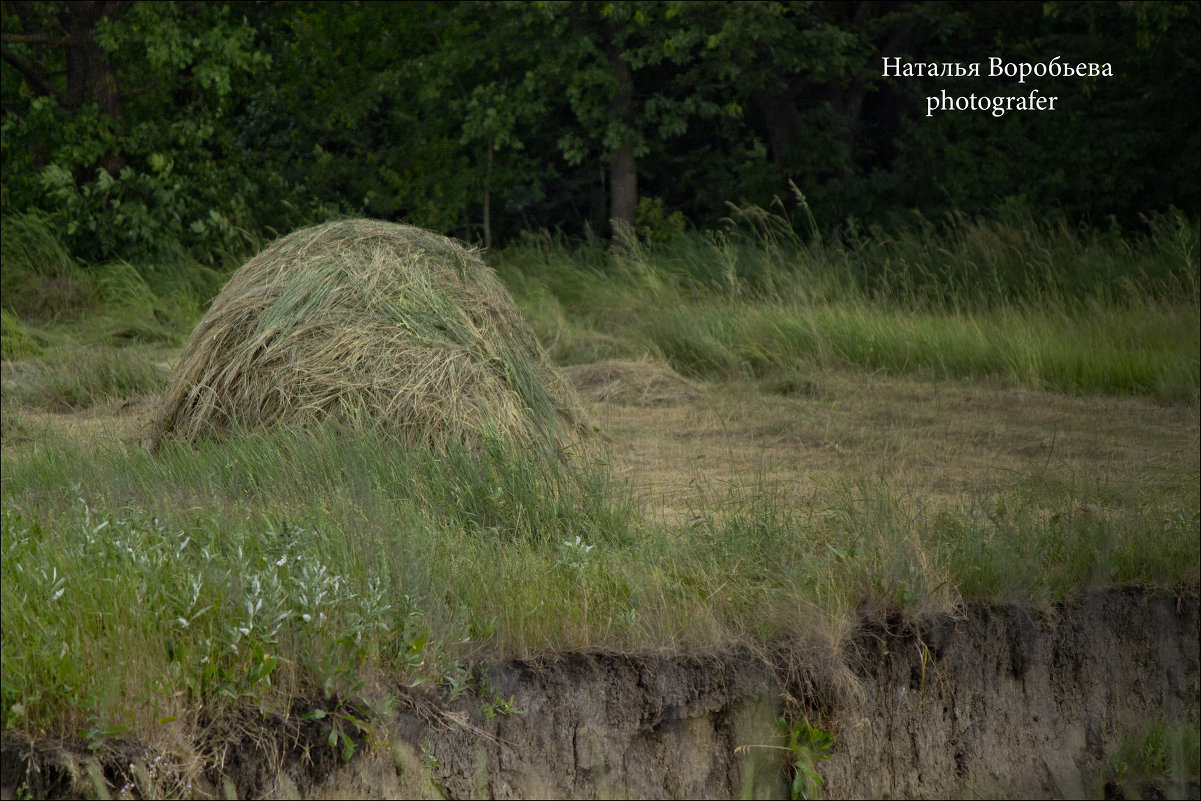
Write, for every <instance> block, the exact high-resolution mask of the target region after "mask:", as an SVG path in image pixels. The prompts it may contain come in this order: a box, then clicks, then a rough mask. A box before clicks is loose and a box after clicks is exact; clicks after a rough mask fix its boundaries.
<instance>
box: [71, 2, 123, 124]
mask: <svg viewBox="0 0 1201 801" xmlns="http://www.w3.org/2000/svg"><path fill="white" fill-rule="evenodd" d="M109 5H110V4H109V3H102V2H88V3H64V4H63V7H62V11H61V12H60V14H61V16H60V17H59V19H60V21H61V22H62V26H63V32H64V33H66V34H67V48H66V57H67V92H66V96H65V97H64V100H65V104H66V106H67V108H69V109H71V110H73V111H76V110H78V109H79V108H80V107H81V106H83V105H84V104H86V103H96V104H97V105H99V106H100V111H101V113H102V114H108V115H110V116H113V117H116V116H117V114H118V112H119V111H120V105H119V103H118V101H117V79H116V78H115V77H114V76H113V70H112V67H111V65H109V63H108V54H107V53H105V52H104V49H103V48H101V47H100V45H99V44H97V42H96V39H95V37H94V36H93V35H92V34H93V32H94V31H95V29H96V25H97V24H98V23H99V22H100V20H101V19H103V18H104V17H105V16H108V15H110V14H111V13H112V12H113V11H116V10H119V9H120V8H121V4H116V5H115V8H113V9H110V8H109V7H108V6H109Z"/></svg>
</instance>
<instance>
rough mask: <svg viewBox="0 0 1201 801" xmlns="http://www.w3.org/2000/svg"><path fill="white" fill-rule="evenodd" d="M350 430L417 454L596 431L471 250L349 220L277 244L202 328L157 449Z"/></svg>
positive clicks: (248, 267) (168, 399)
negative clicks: (372, 431) (236, 437)
mask: <svg viewBox="0 0 1201 801" xmlns="http://www.w3.org/2000/svg"><path fill="white" fill-rule="evenodd" d="M324 420H336V421H339V422H345V423H349V424H352V425H370V426H375V427H377V428H379V429H381V430H382V431H386V432H387V433H388V434H389V435H392V436H396V437H398V438H399V439H401V440H403V441H405V442H408V443H411V444H423V445H429V446H434V447H443V446H446V445H450V444H465V445H468V446H470V445H472V444H473V443H475V442H477V441H478V439H479V437H481V435H484V434H490V435H499V436H501V437H504V438H507V439H509V440H511V441H513V442H515V443H518V444H529V445H542V446H548V447H551V448H562V447H563V446H565V445H568V444H571V443H572V442H573V441H575V440H576V439H579V438H580V437H582V436H584V434H585V432H586V430H587V426H586V425H585V424H584V413H583V410H582V407H581V405H580V402H579V399H578V398H577V397H576V395H575V392H574V390H573V389H572V388H571V387H570V385H569V384H568V383H567V382H566V381H565V380H564V378H563V377H562V375H560V373H559V372H558V371H557V369H556V368H555V367H554V365H552V364H551V363H550V361H549V359H548V358H547V356H546V354H545V353H544V352H543V350H542V348H541V346H540V345H539V344H538V341H537V339H536V338H535V337H534V334H533V332H532V331H531V330H530V328H529V326H528V325H527V324H526V322H525V320H524V319H523V317H522V315H521V313H520V312H519V311H518V310H517V308H516V306H515V305H514V304H513V300H512V298H511V297H510V296H509V293H508V292H507V291H506V289H505V287H504V285H503V284H502V283H501V282H500V280H499V279H498V278H497V277H496V275H495V274H494V273H493V272H492V270H491V269H490V268H488V267H487V266H486V265H485V264H484V263H483V261H482V260H481V259H480V258H479V256H478V255H477V254H476V253H475V252H473V251H471V250H468V249H466V248H464V247H463V246H462V245H460V244H458V243H457V242H455V241H453V240H450V239H447V238H446V237H443V236H439V235H438V234H435V233H432V232H430V231H425V230H423V229H420V228H414V227H412V226H408V225H396V224H393V223H386V222H380V221H376V220H342V221H338V222H331V223H326V224H325V225H319V226H315V227H313V228H305V229H303V230H300V231H297V232H295V233H293V234H290V235H288V236H285V237H283V238H282V239H279V240H277V241H275V242H274V243H273V244H271V245H270V246H269V247H267V248H266V249H265V250H263V251H262V252H261V253H259V254H258V255H257V256H255V257H254V258H253V259H251V260H250V261H249V262H247V263H246V264H245V265H243V266H242V267H241V268H240V269H239V270H238V271H237V272H236V273H234V275H233V277H232V278H230V280H229V283H228V284H226V286H225V288H224V289H223V290H222V291H221V294H219V295H218V296H217V298H216V299H215V300H214V301H213V305H212V308H211V309H210V310H209V312H208V313H207V314H205V315H204V317H203V318H202V319H201V320H200V323H199V324H198V325H197V326H196V330H195V331H194V332H193V333H192V337H191V339H189V340H188V343H187V345H186V346H185V348H184V351H183V354H182V356H181V357H180V360H179V365H178V366H177V367H176V369H175V372H174V374H173V375H172V377H171V381H170V384H169V385H168V387H167V389H166V391H165V393H164V395H163V401H162V404H161V407H160V409H159V412H158V414H157V416H156V419H155V420H154V423H153V430H152V432H151V440H152V443H153V444H154V445H155V446H157V445H158V444H159V443H160V442H162V441H164V440H167V439H171V438H178V439H183V440H195V439H197V438H200V437H210V436H219V435H221V434H222V433H225V432H228V431H229V430H231V428H233V427H235V426H237V427H245V428H263V427H268V426H275V425H280V424H285V425H302V426H303V425H307V424H311V423H315V422H318V421H324Z"/></svg>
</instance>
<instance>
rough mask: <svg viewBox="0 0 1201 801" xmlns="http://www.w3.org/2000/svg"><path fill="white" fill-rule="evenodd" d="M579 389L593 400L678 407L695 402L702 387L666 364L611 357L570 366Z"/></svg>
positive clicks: (568, 371)
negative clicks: (606, 359)
mask: <svg viewBox="0 0 1201 801" xmlns="http://www.w3.org/2000/svg"><path fill="white" fill-rule="evenodd" d="M566 372H567V378H568V380H569V381H571V383H572V384H574V385H575V389H576V391H577V392H578V393H579V394H580V395H581V396H582V397H583V398H584V399H585V400H587V401H589V402H592V403H614V404H618V405H621V406H676V405H679V404H682V403H693V402H695V401H696V400H698V399H699V398H700V397H701V394H702V393H701V389H700V388H699V387H698V386H697V385H696V384H695V383H694V382H692V381H689V380H688V379H687V378H684V377H683V376H682V375H680V374H679V373H677V372H676V371H675V370H672V369H671V368H670V367H668V366H667V365H666V364H662V363H655V362H649V361H623V360H617V359H611V360H608V361H603V362H597V363H595V364H581V365H577V366H575V367H568V368H567V371H566Z"/></svg>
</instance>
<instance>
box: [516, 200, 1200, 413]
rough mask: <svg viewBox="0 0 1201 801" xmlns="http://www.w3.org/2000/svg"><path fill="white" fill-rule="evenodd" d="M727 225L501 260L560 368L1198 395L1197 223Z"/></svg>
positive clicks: (539, 240)
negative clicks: (816, 233)
mask: <svg viewBox="0 0 1201 801" xmlns="http://www.w3.org/2000/svg"><path fill="white" fill-rule="evenodd" d="M748 220H749V222H748ZM734 222H735V221H732V227H731V229H730V230H729V231H727V232H718V233H712V232H710V233H708V234H705V235H696V234H690V235H686V236H683V237H678V238H676V239H675V240H672V241H671V242H668V243H666V244H661V245H657V246H648V245H643V244H641V243H638V242H637V241H627V242H626V243H625V244H624V245H622V246H620V247H618V248H617V249H616V250H615V251H605V250H603V249H601V248H599V247H597V246H593V247H592V248H590V249H589V248H587V247H585V248H575V249H572V248H570V247H568V246H567V244H566V243H564V242H563V241H562V240H560V239H557V238H555V237H552V236H550V235H549V234H543V235H541V236H530V237H528V238H527V241H526V242H525V243H524V244H522V245H520V246H516V247H513V248H510V249H508V250H506V251H504V252H503V253H501V254H499V255H498V256H497V257H496V259H495V260H494V261H495V264H496V265H497V268H498V269H499V270H500V271H501V272H502V274H503V275H504V276H505V277H506V279H507V280H508V281H509V283H510V285H511V287H513V292H514V295H515V296H516V298H517V300H518V302H519V304H521V305H522V307H523V309H525V310H526V312H527V314H529V316H530V317H531V319H532V322H533V325H534V327H535V329H536V330H537V331H538V332H539V334H540V336H541V337H542V339H543V341H544V342H545V343H547V345H548V347H549V348H550V350H551V352H552V355H554V356H555V357H556V358H557V359H559V360H560V361H563V362H567V363H587V362H590V361H595V360H597V359H602V358H614V357H618V358H620V357H632V356H638V355H643V354H650V355H652V356H654V357H659V358H663V359H666V360H667V361H668V362H669V363H670V364H671V365H672V366H673V367H674V368H675V369H676V370H678V371H680V372H681V373H684V374H686V375H693V376H699V377H706V378H730V377H738V376H759V377H764V376H771V375H780V374H782V373H785V374H786V373H788V372H793V371H796V370H797V369H807V368H812V369H820V368H825V367H845V366H849V367H855V368H862V369H865V370H869V371H876V370H883V371H886V372H888V373H890V374H896V375H901V374H908V373H913V374H923V375H930V376H934V377H938V378H967V379H979V378H987V379H990V380H997V381H1001V382H1003V383H1007V384H1010V385H1013V386H1022V387H1028V388H1034V389H1050V390H1054V391H1058V392H1065V393H1070V394H1091V393H1101V394H1133V395H1146V396H1150V397H1154V398H1159V399H1162V400H1165V401H1190V400H1191V401H1194V402H1195V401H1196V399H1197V397H1198V386H1199V385H1201V360H1199V358H1198V353H1201V333H1199V332H1201V315H1199V312H1198V309H1199V305H1198V285H1199V284H1198V278H1197V276H1198V261H1197V253H1198V248H1197V226H1196V225H1195V224H1194V223H1190V222H1188V221H1186V220H1183V219H1180V218H1170V219H1164V220H1160V221H1158V222H1157V223H1156V224H1155V226H1154V227H1153V231H1152V234H1150V235H1148V236H1147V237H1145V238H1141V239H1137V238H1136V239H1134V240H1126V239H1123V238H1120V237H1116V236H1113V235H1106V234H1095V233H1089V232H1087V231H1086V232H1083V233H1082V232H1079V231H1074V230H1071V229H1069V228H1067V227H1066V226H1065V225H1064V224H1063V223H1057V224H1039V223H1036V222H1034V221H1032V220H1028V219H1026V220H1019V221H1018V222H1015V223H1005V222H991V221H975V222H972V221H967V220H963V219H959V218H955V219H953V221H952V223H951V224H950V226H949V227H948V228H947V229H946V230H945V231H941V232H939V231H937V230H935V229H934V228H933V226H928V225H927V227H921V228H918V229H916V230H915V231H911V232H909V233H908V234H905V235H898V236H888V235H886V234H884V233H882V232H876V236H875V237H873V238H867V239H865V238H852V239H851V241H850V242H849V243H835V244H832V245H826V244H822V243H821V242H820V241H818V242H815V243H809V244H806V243H804V242H802V241H801V240H800V239H799V238H797V237H796V236H795V235H793V234H792V233H791V230H790V229H787V227H786V224H784V223H783V222H782V221H781V220H779V218H775V217H772V216H771V215H766V214H763V213H762V212H759V211H755V210H749V211H743V212H742V214H741V216H740V217H739V218H738V220H737V222H738V223H740V224H739V225H734V224H733V223H734Z"/></svg>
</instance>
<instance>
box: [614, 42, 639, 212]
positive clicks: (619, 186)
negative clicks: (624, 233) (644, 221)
mask: <svg viewBox="0 0 1201 801" xmlns="http://www.w3.org/2000/svg"><path fill="white" fill-rule="evenodd" d="M609 65H610V66H611V67H612V68H613V72H614V75H615V76H616V78H617V89H616V91H615V92H614V93H613V99H612V100H611V101H609V113H610V114H611V115H612V116H613V119H614V120H616V121H617V122H619V123H621V125H622V127H623V129H624V132H625V135H624V136H623V137H622V139H621V141H620V143H619V144H618V145H617V146H616V147H614V148H613V151H612V152H611V153H610V154H609V157H610V161H609V204H610V205H609V218H610V220H612V222H613V226H614V233H616V228H617V227H618V226H619V225H625V226H628V227H629V228H630V230H633V228H634V222H635V219H636V217H637V214H638V165H637V163H636V162H635V160H634V131H633V122H634V77H633V75H632V74H631V72H630V62H628V61H626V60H625V59H624V58H622V57H621V54H620V53H618V52H616V50H614V51H611V52H610V53H609Z"/></svg>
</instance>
